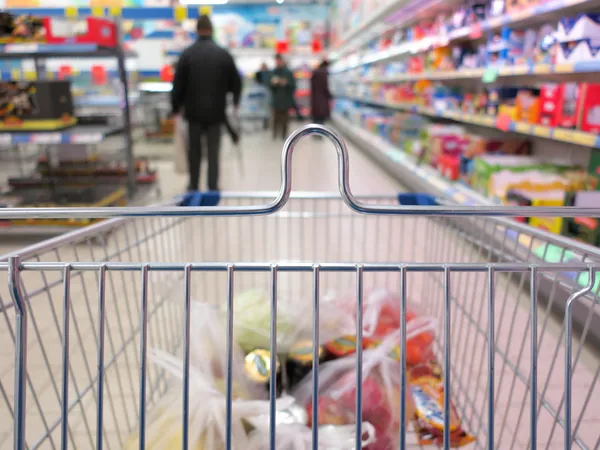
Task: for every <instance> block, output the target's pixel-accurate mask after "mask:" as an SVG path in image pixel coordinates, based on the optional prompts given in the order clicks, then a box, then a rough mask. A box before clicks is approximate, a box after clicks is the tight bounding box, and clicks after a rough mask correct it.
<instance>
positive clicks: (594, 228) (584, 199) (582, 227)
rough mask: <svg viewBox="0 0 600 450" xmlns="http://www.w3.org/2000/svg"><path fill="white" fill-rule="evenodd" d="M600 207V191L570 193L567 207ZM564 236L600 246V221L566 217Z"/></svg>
mask: <svg viewBox="0 0 600 450" xmlns="http://www.w3.org/2000/svg"><path fill="white" fill-rule="evenodd" d="M598 205H600V191H580V192H568V193H567V194H566V196H565V206H575V207H593V206H598ZM562 234H563V235H564V236H567V237H570V238H573V239H576V240H578V241H582V242H585V243H587V244H590V245H596V246H600V219H598V218H594V217H566V218H564V219H563V227H562Z"/></svg>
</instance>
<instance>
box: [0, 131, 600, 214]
mask: <svg viewBox="0 0 600 450" xmlns="http://www.w3.org/2000/svg"><path fill="white" fill-rule="evenodd" d="M310 134H318V135H321V136H323V137H326V138H327V139H329V141H330V142H331V143H332V144H333V146H334V148H335V150H336V153H337V159H338V187H339V191H340V195H341V197H342V199H343V200H344V202H345V203H346V204H347V205H348V206H349V207H350V209H352V210H354V211H355V212H358V213H362V214H382V215H390V214H393V215H396V214H397V215H423V216H470V215H478V216H485V217H519V216H546V217H547V216H550V217H552V216H561V217H576V216H586V217H600V208H588V207H586V208H572V207H535V206H527V207H515V206H477V207H472V206H451V207H448V206H402V205H398V206H379V205H375V206H373V205H368V204H365V203H362V202H360V201H358V199H357V198H356V196H355V195H354V194H353V193H352V190H351V188H350V180H349V173H350V172H349V170H350V169H349V161H348V149H347V148H346V144H345V143H344V141H343V139H341V137H339V136H338V135H337V134H336V133H335V132H334V131H332V130H330V129H329V128H327V127H325V126H322V125H315V124H313V125H306V126H304V127H302V128H300V129H298V130H296V131H295V132H293V133H292V134H291V135H290V137H289V138H288V139H287V140H286V142H285V144H284V147H283V153H282V158H281V188H280V190H279V194H278V196H277V198H276V199H275V200H274V201H273V202H271V203H269V204H265V205H250V206H203V207H189V208H185V209H182V208H179V207H176V206H163V207H159V206H154V207H116V208H35V209H31V208H29V209H28V208H5V209H3V210H1V211H0V219H24V218H112V217H149V216H158V215H160V216H243V215H268V214H273V213H275V212H277V211H279V210H281V209H282V208H283V207H284V206H285V205H286V203H287V202H288V200H289V198H290V193H291V191H292V156H293V153H294V150H295V148H296V145H297V144H298V142H299V141H300V140H301V139H302V138H303V137H305V136H307V135H310Z"/></svg>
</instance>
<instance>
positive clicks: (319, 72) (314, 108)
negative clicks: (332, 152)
mask: <svg viewBox="0 0 600 450" xmlns="http://www.w3.org/2000/svg"><path fill="white" fill-rule="evenodd" d="M328 67H329V63H328V61H326V60H325V61H323V62H322V63H321V64H320V65H319V67H318V68H317V69H316V70H315V71H314V72H313V74H312V77H311V79H310V105H311V114H312V118H313V121H314V122H315V123H319V124H321V125H322V124H324V123H325V121H326V120H327V119H329V116H330V114H331V107H330V102H331V98H332V97H331V92H330V91H329V75H328V73H327V68H328Z"/></svg>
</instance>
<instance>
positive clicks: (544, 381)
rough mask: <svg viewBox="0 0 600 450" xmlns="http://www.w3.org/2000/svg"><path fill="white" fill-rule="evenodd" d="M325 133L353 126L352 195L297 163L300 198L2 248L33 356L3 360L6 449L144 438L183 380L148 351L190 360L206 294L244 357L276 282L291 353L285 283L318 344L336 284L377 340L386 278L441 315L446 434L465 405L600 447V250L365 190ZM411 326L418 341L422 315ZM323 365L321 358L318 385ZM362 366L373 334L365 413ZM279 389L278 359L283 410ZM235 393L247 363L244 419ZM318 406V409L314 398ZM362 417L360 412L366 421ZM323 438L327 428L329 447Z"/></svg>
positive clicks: (145, 217) (483, 423) (500, 444)
mask: <svg viewBox="0 0 600 450" xmlns="http://www.w3.org/2000/svg"><path fill="white" fill-rule="evenodd" d="M307 130H309V131H315V130H316V131H318V132H320V133H322V134H326V135H327V136H328V137H330V138H331V139H333V140H334V141H336V142H337V144H336V145H337V148H338V155H339V156H340V160H339V161H340V193H341V196H340V195H339V194H290V192H289V186H288V183H290V182H291V179H290V178H289V177H287V178H286V177H284V184H283V186H284V187H283V188H282V193H283V194H282V193H280V194H279V197H278V198H280V199H283V200H281V201H282V202H283V204H282V205H279V204H278V203H277V202H279V200H276V201H275V204H276V206H277V207H269V208H268V210H264V209H263V210H260V208H261V207H256V206H255V205H257V204H259V203H260V202H261V201H263V200H264V199H268V198H273V197H274V194H264V193H246V194H228V195H222V198H221V202H220V204H219V206H218V207H214V208H213V207H205V208H192V209H191V210H190V211H189V213H186V211H187V208H178V209H177V211H178V213H177V214H174V213H171V211H174V210H175V208H173V209H170V207H160V208H151V209H148V210H145V212H140V211H142V210H138V209H135V213H131V211H132V210H131V209H128V210H127V211H124V210H122V211H121V212H120V213H116V214H113V212H112V211H111V212H106V211H104V210H103V211H102V212H101V213H99V214H98V215H97V217H109V216H113V215H120V214H121V215H122V214H123V213H126V214H125V215H128V216H135V217H126V218H115V219H111V220H107V221H104V222H101V223H99V224H96V225H93V226H90V227H87V228H85V229H82V230H77V231H74V232H72V233H69V234H66V235H63V236H60V237H57V238H54V239H51V240H49V241H46V242H42V243H40V244H37V245H34V246H32V247H28V248H25V249H23V250H22V251H20V252H17V253H15V254H11V255H7V256H5V257H3V258H1V259H0V270H2V271H6V273H7V277H8V283H7V285H6V286H5V287H3V288H2V289H1V290H0V311H1V314H2V316H3V318H4V322H5V324H6V326H5V327H3V330H2V331H3V338H4V339H6V341H5V342H10V343H11V344H10V345H9V346H10V347H11V349H10V350H11V352H10V353H12V351H13V349H14V354H15V360H14V361H15V364H8V365H6V364H4V365H3V367H2V373H0V405H2V407H1V409H0V413H1V414H2V417H1V419H0V423H1V424H5V425H4V426H3V427H2V428H0V448H4V447H5V446H6V447H7V448H10V447H13V448H15V449H19V450H20V449H24V448H28V449H37V448H61V449H66V448H84V449H87V448H98V449H100V448H104V447H106V448H107V449H115V448H117V449H118V448H123V446H124V445H125V443H126V440H127V436H128V435H129V434H130V433H132V432H135V433H138V434H139V436H140V440H139V442H140V448H144V444H147V442H146V443H144V436H145V435H146V432H147V428H148V426H149V425H148V421H147V411H149V410H150V409H151V408H152V407H153V405H155V404H156V403H157V401H158V400H159V399H160V398H162V396H163V395H165V393H166V392H168V391H170V390H171V389H173V383H172V381H171V380H170V379H169V377H168V376H167V374H166V373H165V371H163V370H161V369H159V368H157V367H155V366H153V365H152V364H148V361H147V351H148V348H158V349H162V350H165V351H168V352H170V353H173V354H175V355H179V356H181V357H182V360H183V362H184V372H185V373H186V374H189V347H190V342H191V340H193V332H194V330H193V329H190V309H191V304H192V301H193V300H201V301H203V302H206V303H212V304H214V305H216V306H218V307H220V308H224V310H225V313H226V317H227V330H226V331H225V335H224V340H226V342H227V356H226V357H227V360H228V361H231V354H232V346H233V340H234V336H233V320H234V317H235V310H234V301H233V299H234V296H235V295H236V294H238V293H241V292H244V291H246V290H248V289H261V290H263V291H264V292H267V293H268V298H269V303H270V305H269V307H270V310H271V323H270V329H271V333H270V342H271V354H272V355H274V354H275V350H276V349H275V343H276V341H277V324H276V317H277V314H276V311H277V304H278V299H281V298H282V297H283V296H286V295H294V296H298V297H299V298H302V299H304V298H306V301H305V302H304V303H305V304H306V312H305V314H306V315H307V317H311V320H312V329H313V339H314V341H315V342H316V341H318V334H319V330H320V325H319V324H320V319H321V318H320V314H319V310H320V308H319V306H320V305H322V304H323V303H322V302H323V301H326V298H328V297H329V296H330V295H331V293H332V292H336V293H338V294H340V293H343V294H346V291H348V290H351V294H349V296H348V298H349V300H348V301H350V302H355V303H356V308H357V313H358V318H359V320H358V321H357V339H358V347H359V348H360V347H361V343H362V339H363V337H362V326H360V324H361V322H362V302H363V296H364V295H365V292H366V291H367V290H368V289H371V288H380V287H385V288H387V289H389V290H391V291H395V292H399V293H400V302H401V308H402V317H403V318H405V313H406V307H407V305H409V304H410V305H411V307H414V308H416V309H417V310H418V311H419V312H420V313H422V314H427V315H430V316H433V317H435V318H437V319H438V323H439V327H438V330H437V333H436V342H435V345H434V350H435V353H436V356H437V358H438V361H439V362H440V365H441V367H442V368H443V369H444V376H445V378H444V388H445V389H446V392H450V394H451V395H446V396H445V401H444V404H443V410H444V423H445V433H444V448H449V446H450V441H449V439H450V431H449V430H450V427H449V421H450V414H449V410H450V408H451V405H450V402H452V403H453V404H454V405H455V407H456V410H457V413H458V415H459V417H460V419H461V421H462V423H463V426H464V427H465V429H466V430H468V431H469V432H470V433H472V434H474V435H475V437H476V439H477V440H476V443H475V444H474V446H475V448H487V449H505V448H511V449H512V448H514V449H522V448H545V449H548V450H552V449H555V448H557V445H558V446H561V448H563V447H564V448H565V449H571V448H573V447H574V448H582V449H595V448H598V445H599V444H600V432H598V429H600V427H598V426H597V425H598V424H600V422H598V421H596V422H595V423H594V420H597V418H596V419H594V417H595V416H594V411H592V406H593V404H594V402H593V400H594V398H597V396H598V394H599V392H600V391H599V388H598V383H597V380H598V376H599V375H600V362H599V358H598V355H597V354H596V353H595V351H594V347H596V348H597V341H594V340H593V338H592V337H593V329H592V326H593V324H594V323H595V322H594V320H596V319H595V317H596V315H597V308H596V305H597V303H598V286H599V283H598V280H597V279H596V272H597V271H598V270H599V267H600V251H599V250H598V249H597V248H594V247H591V246H587V245H585V244H582V243H576V242H574V241H572V240H569V239H566V238H564V237H561V236H555V235H552V234H550V233H546V232H544V231H542V230H534V229H532V228H530V227H528V226H525V225H522V224H519V223H517V222H513V221H512V220H509V219H504V218H494V217H486V216H487V215H489V214H488V213H489V211H487V210H484V211H483V212H482V214H476V213H475V211H472V210H469V211H468V214H467V213H466V212H467V211H466V210H462V211H463V212H465V214H463V213H462V212H461V213H460V214H459V213H456V214H454V213H453V212H456V211H461V210H460V209H455V208H454V207H452V206H445V207H441V208H442V209H438V210H437V211H436V213H435V214H425V215H424V214H422V213H421V212H422V208H412V207H408V209H407V207H404V206H403V207H398V206H393V204H394V202H396V203H397V198H396V197H394V196H368V197H360V199H359V198H355V197H354V196H352V194H351V193H350V190H349V188H348V186H347V178H345V177H346V175H347V154H346V153H345V147H344V145H343V142H342V141H341V140H339V138H337V137H336V136H335V135H334V134H333V133H331V132H329V131H328V130H326V129H325V128H321V127H317V126H311V128H308V129H307ZM304 131H306V130H304ZM304 131H303V132H304ZM301 135H302V134H295V135H293V136H292V137H291V138H290V139H289V140H288V142H287V144H286V148H285V150H284V163H285V164H286V165H284V167H286V169H285V170H286V171H287V173H288V175H289V173H290V167H289V166H288V165H289V164H291V159H289V157H291V150H290V147H293V144H294V143H295V142H296V140H297V138H298V136H301ZM340 149H341V150H340ZM344 161H345V165H344V164H343V163H344ZM341 200H344V201H341ZM344 203H346V204H344ZM348 204H350V206H351V209H352V210H354V211H352V210H349V209H348V208H347V205H348ZM390 205H392V206H390ZM284 206H285V208H284ZM357 206H358V207H357ZM257 208H258V209H257ZM398 208H401V209H398ZM116 209H119V208H116ZM357 210H358V211H360V212H362V213H364V214H356V213H355V211H357ZM87 211H88V212H90V216H96V215H95V212H94V211H92V210H87ZM204 211H205V212H206V215H203V214H202V213H203V212H204ZM219 211H222V212H223V214H219ZM235 211H238V212H240V211H242V212H241V213H240V214H237V213H235ZM407 211H408V213H407ZM503 211H504V210H503ZM446 212H448V213H449V214H446ZM512 212H514V211H512ZM536 212H537V209H536ZM590 212H592V211H588V210H586V211H580V212H579V213H578V214H580V215H590V214H588V213H590ZM593 212H594V213H595V214H596V215H598V214H597V213H598V211H593ZM21 213H22V212H18V214H16V215H17V216H19V217H20V214H21ZM54 213H56V214H57V215H58V216H60V215H62V214H65V212H64V211H63V210H62V209H61V210H54V212H53V211H49V210H46V211H45V212H42V213H41V215H42V216H44V215H46V214H54ZM266 213H270V214H269V215H267V216H263V215H262V214H266ZM11 214H15V211H14V210H9V211H8V215H11ZM37 214H38V213H37V212H32V215H31V216H32V217H37ZM78 214H79V213H78ZM524 214H526V212H524V211H523V209H519V215H521V216H522V215H524ZM501 215H502V214H501ZM536 215H539V214H537V213H536ZM591 215H594V214H591ZM4 216H6V214H5V215H4ZM546 260H550V261H552V262H546ZM302 313H304V312H302ZM582 314H583V316H584V317H585V320H584V321H583V323H581V324H579V325H577V326H576V325H575V323H574V320H573V318H574V317H575V316H576V315H579V316H581V315H582ZM401 335H402V338H401V342H400V345H401V348H405V345H406V342H405V338H406V326H405V323H403V324H402V325H401ZM527 344H529V345H527ZM56 349H59V351H56ZM313 350H314V352H315V354H316V352H317V349H316V348H315V349H313ZM5 359H6V358H5ZM272 363H273V365H274V364H275V363H274V361H273V362H272ZM318 366H319V364H318V359H315V363H314V366H313V368H314V369H315V370H314V373H315V375H314V377H313V396H314V398H318V389H317V387H318V370H317V369H318ZM561 366H562V367H561ZM361 377H362V353H361V352H360V351H359V352H358V354H357V368H356V379H357V387H358V389H357V401H356V405H357V411H356V413H357V417H360V412H361V402H362V400H363V398H362V394H361V379H362V378H361ZM401 379H402V384H403V386H402V387H401V388H400V392H401V393H402V395H401V401H400V405H399V414H400V416H401V424H402V425H401V426H400V429H399V430H398V434H399V437H398V441H399V445H400V448H419V445H418V443H417V441H416V436H415V434H414V431H413V427H412V425H411V423H410V420H409V422H408V423H406V424H405V421H404V419H405V402H406V398H405V395H404V384H405V383H406V382H407V377H406V372H405V370H404V371H403V372H402V378H401ZM188 381H189V380H187V378H184V383H183V386H182V391H181V395H182V420H181V426H182V431H181V433H182V442H183V448H187V445H188V444H189V442H188V418H189V414H190V410H189V390H190V386H189V382H188ZM275 392H276V378H275V376H274V375H273V376H272V378H271V396H270V402H271V403H270V411H271V419H272V418H273V415H274V413H275V398H274V393H275ZM231 401H232V379H231V371H230V370H229V371H228V373H227V376H226V420H227V425H228V429H229V425H230V424H231V417H232V410H231ZM317 403H318V402H316V401H315V402H314V403H313V404H317ZM313 416H314V417H313V420H314V421H315V422H318V410H317V408H316V407H315V408H314V409H313ZM408 419H410V418H408ZM6 424H8V425H9V427H7V426H6ZM271 424H272V426H271V429H270V442H271V448H275V444H276V440H277V439H276V438H277V433H276V432H277V429H276V424H275V421H274V420H271ZM361 428H362V424H361V421H360V420H358V421H357V425H356V433H357V434H356V436H357V437H358V436H361V431H362V429H361ZM318 438H319V434H318V429H316V428H315V429H313V435H312V439H313V448H315V449H316V448H318ZM359 441H360V440H359V439H357V445H356V448H360V442H359ZM224 448H227V449H230V448H236V447H235V442H231V439H230V438H227V440H226V442H225V443H224Z"/></svg>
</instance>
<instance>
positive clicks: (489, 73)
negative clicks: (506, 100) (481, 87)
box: [481, 67, 498, 83]
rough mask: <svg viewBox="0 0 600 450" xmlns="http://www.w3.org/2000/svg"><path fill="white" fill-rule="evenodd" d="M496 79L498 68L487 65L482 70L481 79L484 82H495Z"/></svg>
mask: <svg viewBox="0 0 600 450" xmlns="http://www.w3.org/2000/svg"><path fill="white" fill-rule="evenodd" d="M497 79H498V68H496V67H488V68H487V69H485V71H484V72H483V76H482V77H481V81H483V82H484V83H495V82H496V80H497Z"/></svg>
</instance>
